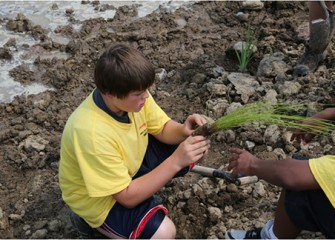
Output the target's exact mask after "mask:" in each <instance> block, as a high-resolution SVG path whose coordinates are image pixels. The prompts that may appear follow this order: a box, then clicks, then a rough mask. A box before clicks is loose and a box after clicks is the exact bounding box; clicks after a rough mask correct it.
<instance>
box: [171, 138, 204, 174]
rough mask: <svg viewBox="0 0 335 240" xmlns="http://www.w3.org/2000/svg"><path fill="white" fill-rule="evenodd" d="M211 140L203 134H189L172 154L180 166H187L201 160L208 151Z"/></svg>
mask: <svg viewBox="0 0 335 240" xmlns="http://www.w3.org/2000/svg"><path fill="white" fill-rule="evenodd" d="M209 147H210V141H209V140H208V139H206V138H205V137H203V136H195V137H193V136H189V137H188V138H186V139H185V141H183V142H182V143H181V144H179V146H178V148H177V149H176V150H175V151H174V153H173V154H172V155H171V157H173V159H176V164H177V165H178V166H179V167H180V168H183V167H186V166H189V165H191V164H194V163H197V162H199V161H201V160H202V159H203V158H204V156H205V155H206V154H207V153H208V149H209Z"/></svg>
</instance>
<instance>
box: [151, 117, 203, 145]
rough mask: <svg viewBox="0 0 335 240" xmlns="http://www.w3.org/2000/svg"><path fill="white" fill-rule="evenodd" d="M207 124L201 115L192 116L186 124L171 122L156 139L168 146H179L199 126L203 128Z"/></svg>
mask: <svg viewBox="0 0 335 240" xmlns="http://www.w3.org/2000/svg"><path fill="white" fill-rule="evenodd" d="M205 123H206V120H205V119H204V118H203V117H202V116H200V115H199V114H192V115H190V116H189V117H188V118H187V119H186V121H185V122H184V124H181V123H178V122H176V121H174V120H170V121H168V122H167V123H166V124H165V125H164V128H163V130H162V131H161V132H160V133H159V134H157V135H155V137H156V138H157V139H158V140H159V141H161V142H164V143H167V144H179V143H181V142H182V141H184V140H185V139H186V138H187V137H188V136H190V135H191V134H192V132H193V131H194V130H195V128H196V127H197V126H201V125H203V124H205Z"/></svg>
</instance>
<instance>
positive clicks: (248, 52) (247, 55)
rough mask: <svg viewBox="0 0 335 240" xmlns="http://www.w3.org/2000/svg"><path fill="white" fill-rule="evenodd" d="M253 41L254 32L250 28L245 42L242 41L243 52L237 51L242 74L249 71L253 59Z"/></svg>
mask: <svg viewBox="0 0 335 240" xmlns="http://www.w3.org/2000/svg"><path fill="white" fill-rule="evenodd" d="M253 39H254V36H253V31H252V29H251V28H250V26H248V29H247V32H246V38H245V41H242V46H241V51H238V50H236V49H235V53H236V56H237V59H238V62H239V71H241V72H245V71H246V70H247V67H248V65H249V63H250V61H251V59H252V57H253V45H252V43H253Z"/></svg>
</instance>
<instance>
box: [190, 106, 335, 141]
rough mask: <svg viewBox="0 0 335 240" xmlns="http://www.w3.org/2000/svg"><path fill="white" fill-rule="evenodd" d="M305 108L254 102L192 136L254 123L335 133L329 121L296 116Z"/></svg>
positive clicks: (333, 126) (312, 131)
mask: <svg viewBox="0 0 335 240" xmlns="http://www.w3.org/2000/svg"><path fill="white" fill-rule="evenodd" d="M306 108H307V107H306V106H305V105H304V104H285V103H263V102H256V103H252V104H248V105H245V106H243V107H240V108H238V109H236V110H235V111H232V112H230V113H228V114H226V115H225V116H223V117H220V118H219V119H217V120H216V121H214V122H213V123H212V124H208V125H204V126H202V127H199V128H198V129H196V131H195V132H194V134H193V135H204V136H208V135H211V134H213V133H215V132H218V131H222V130H226V129H232V128H237V127H243V126H248V125H251V124H252V123H255V122H258V123H260V124H264V125H277V126H280V127H285V128H289V129H296V130H300V131H304V132H306V133H311V134H315V135H317V134H324V135H331V133H332V132H333V131H335V125H334V124H333V123H332V122H331V121H329V120H324V119H316V118H311V117H305V116H301V115H298V114H296V113H297V112H298V111H300V112H301V111H304V110H306Z"/></svg>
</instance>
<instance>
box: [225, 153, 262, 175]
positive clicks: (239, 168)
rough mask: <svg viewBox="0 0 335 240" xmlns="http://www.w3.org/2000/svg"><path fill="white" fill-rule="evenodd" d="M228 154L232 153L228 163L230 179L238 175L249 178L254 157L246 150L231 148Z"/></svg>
mask: <svg viewBox="0 0 335 240" xmlns="http://www.w3.org/2000/svg"><path fill="white" fill-rule="evenodd" d="M230 152H232V153H233V156H232V158H231V159H230V161H229V165H228V170H233V171H232V173H231V174H232V177H233V178H236V177H237V176H238V175H243V176H251V175H253V174H252V173H251V167H250V166H251V163H252V162H253V161H255V160H256V159H257V157H255V156H254V155H252V154H251V153H250V152H248V151H246V150H242V149H240V148H231V149H230Z"/></svg>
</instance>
